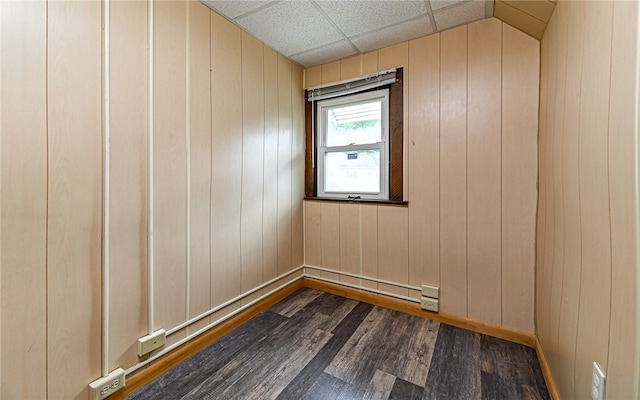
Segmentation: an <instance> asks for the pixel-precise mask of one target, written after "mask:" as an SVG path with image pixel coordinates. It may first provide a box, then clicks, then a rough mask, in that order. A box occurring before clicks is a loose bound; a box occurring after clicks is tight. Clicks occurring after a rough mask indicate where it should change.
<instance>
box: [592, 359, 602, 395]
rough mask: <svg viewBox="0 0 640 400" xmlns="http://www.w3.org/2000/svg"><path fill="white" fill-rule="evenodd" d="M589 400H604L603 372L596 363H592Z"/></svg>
mask: <svg viewBox="0 0 640 400" xmlns="http://www.w3.org/2000/svg"><path fill="white" fill-rule="evenodd" d="M591 398H592V399H593V400H604V372H602V370H601V369H600V366H599V365H598V363H597V362H594V363H593V373H592V374H591Z"/></svg>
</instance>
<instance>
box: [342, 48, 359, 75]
mask: <svg viewBox="0 0 640 400" xmlns="http://www.w3.org/2000/svg"><path fill="white" fill-rule="evenodd" d="M361 65H362V54H359V55H357V56H353V57H349V58H345V59H344V60H340V80H344V79H351V78H357V77H359V76H362V73H361V72H360V71H361Z"/></svg>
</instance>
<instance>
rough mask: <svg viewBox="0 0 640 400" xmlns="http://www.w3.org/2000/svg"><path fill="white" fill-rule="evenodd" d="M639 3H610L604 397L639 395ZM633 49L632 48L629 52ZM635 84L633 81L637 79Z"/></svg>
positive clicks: (636, 396) (633, 396)
mask: <svg viewBox="0 0 640 400" xmlns="http://www.w3.org/2000/svg"><path fill="white" fill-rule="evenodd" d="M638 15H639V14H638V3H637V2H619V3H614V5H613V32H612V52H611V101H610V102H609V112H610V116H609V172H610V173H609V179H610V181H609V193H610V199H611V293H612V297H611V322H610V338H609V360H608V362H607V365H608V368H607V376H608V381H607V392H606V396H607V398H609V399H624V398H629V399H631V398H638V392H639V388H638V385H640V382H638V376H639V371H638V365H637V360H638V359H640V354H639V353H640V347H639V346H640V344H639V343H638V342H639V339H638V338H639V332H638V328H637V321H638V318H640V317H639V316H638V305H637V302H636V299H637V296H638V280H637V279H638V273H639V272H640V271H638V269H637V268H638V267H637V266H638V254H637V250H636V248H635V246H636V243H638V242H637V240H638V232H637V230H636V229H637V228H636V226H635V223H636V221H638V217H639V215H638V205H639V200H640V199H638V197H637V193H638V192H637V190H638V184H639V182H638V180H637V179H638V178H637V177H635V176H633V174H632V172H631V171H633V170H634V169H635V168H636V167H637V165H638V158H637V156H636V155H635V154H634V153H635V151H636V150H637V149H636V148H635V146H633V145H631V143H632V140H634V139H635V140H637V138H638V125H637V122H638V107H639V104H638V100H637V99H638V97H637V95H638V92H637V91H638V89H637V86H635V87H634V85H630V84H629V77H635V79H636V80H637V79H638V71H639V67H640V66H639V65H638V63H637V56H638V44H639V43H638V39H637V38H638V29H639V26H638V22H640V21H638ZM634 50H635V51H634ZM636 83H637V82H636Z"/></svg>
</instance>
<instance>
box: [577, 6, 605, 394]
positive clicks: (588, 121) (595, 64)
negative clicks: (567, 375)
mask: <svg viewBox="0 0 640 400" xmlns="http://www.w3.org/2000/svg"><path fill="white" fill-rule="evenodd" d="M612 13H613V4H612V3H604V2H603V3H590V6H589V7H587V8H586V9H585V26H587V27H588V29H586V35H585V38H584V42H585V48H584V59H585V60H589V62H588V63H586V64H584V68H583V71H582V86H581V102H580V127H581V133H580V158H579V162H580V203H581V209H580V211H581V213H580V219H581V232H582V235H581V238H582V275H581V282H580V283H581V287H582V290H581V291H580V311H579V313H578V332H589V335H581V334H579V335H578V341H577V344H576V355H577V357H576V371H575V380H576V397H579V398H584V397H588V396H589V385H590V384H591V363H592V362H593V361H596V362H598V364H600V365H601V366H602V367H603V368H605V369H606V368H607V356H608V346H603V343H607V342H608V341H609V324H608V323H603V321H608V320H609V313H610V305H611V301H610V299H611V233H610V218H609V193H608V191H609V171H608V161H609V160H608V152H607V145H608V128H609V126H608V118H609V85H610V74H611V71H610V66H611V53H610V51H608V52H603V51H602V49H605V48H606V49H609V48H611V31H612ZM596 290H597V293H598V296H593V293H594V291H596Z"/></svg>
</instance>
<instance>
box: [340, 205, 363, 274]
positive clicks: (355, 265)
mask: <svg viewBox="0 0 640 400" xmlns="http://www.w3.org/2000/svg"><path fill="white" fill-rule="evenodd" d="M360 207H361V206H360V205H359V204H352V203H351V204H350V203H344V204H340V234H339V237H340V246H339V247H340V271H343V272H349V273H352V274H359V273H360V244H361V241H362V238H361V236H360V234H361V229H360ZM340 280H341V281H344V282H349V283H355V284H357V283H358V282H359V279H356V278H351V277H348V276H341V277H340Z"/></svg>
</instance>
